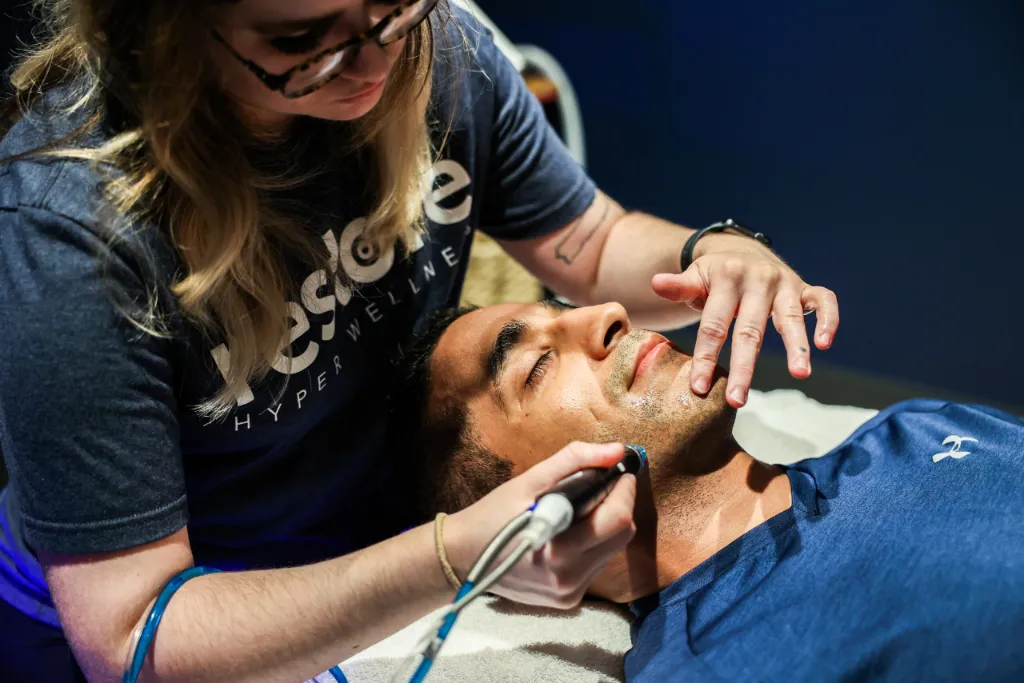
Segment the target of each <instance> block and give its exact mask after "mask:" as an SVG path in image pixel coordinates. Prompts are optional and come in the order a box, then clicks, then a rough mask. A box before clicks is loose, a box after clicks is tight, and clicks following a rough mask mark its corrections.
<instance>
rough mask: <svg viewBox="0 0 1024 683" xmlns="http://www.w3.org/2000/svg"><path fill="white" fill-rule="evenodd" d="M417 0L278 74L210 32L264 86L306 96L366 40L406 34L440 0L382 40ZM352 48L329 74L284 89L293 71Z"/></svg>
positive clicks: (329, 78) (406, 0)
mask: <svg viewBox="0 0 1024 683" xmlns="http://www.w3.org/2000/svg"><path fill="white" fill-rule="evenodd" d="M418 2H420V0H403V2H402V3H401V5H400V6H398V7H396V8H395V9H394V11H392V12H391V13H390V14H388V15H387V16H386V17H384V18H383V19H381V20H380V21H378V22H377V23H376V24H374V25H373V26H371V27H370V28H369V30H367V31H364V32H363V33H360V34H359V35H357V36H353V37H352V38H349V39H348V40H345V41H343V42H341V43H340V44H338V45H335V46H334V47H329V48H325V49H323V50H321V51H320V52H317V53H316V54H314V55H313V56H311V57H309V58H308V59H306V60H305V61H303V62H302V63H301V64H297V65H296V66H293V67H292V68H290V69H288V70H287V71H285V72H284V73H280V74H272V73H270V72H269V71H267V70H266V69H264V68H263V67H261V66H260V65H259V64H257V63H256V62H254V61H252V60H251V59H248V58H246V57H243V56H242V55H241V54H239V53H238V50H236V49H235V48H233V47H232V46H231V43H229V42H228V41H226V40H225V39H224V37H223V36H221V35H220V33H218V32H217V30H216V29H211V32H212V33H213V38H214V40H216V41H217V42H218V43H220V44H221V45H223V46H224V47H225V48H227V50H228V52H230V53H231V54H232V56H234V58H235V59H237V60H238V61H239V62H240V63H241V64H242V66H244V67H245V68H247V69H248V70H249V71H250V72H252V74H253V75H254V76H255V77H256V78H258V79H259V80H260V82H261V83H263V85H265V86H267V88H269V89H270V90H272V91H274V92H279V93H281V95H283V96H284V97H286V98H288V99H290V100H293V99H297V98H299V97H305V96H306V95H309V94H310V93H312V92H316V91H317V90H319V89H320V88H322V87H324V86H325V85H327V84H328V83H330V82H331V81H333V80H334V79H335V78H337V77H338V76H340V75H341V72H343V71H344V70H345V69H346V67H348V66H349V65H350V64H351V63H352V62H353V61H355V58H356V57H357V56H358V55H359V50H360V49H362V47H363V46H364V45H365V44H366V43H368V42H370V41H375V42H376V43H377V45H379V46H380V47H384V46H386V45H390V44H391V43H393V42H395V41H396V40H401V39H402V38H403V37H405V36H407V35H409V33H410V32H411V31H413V30H414V29H415V28H417V27H418V26H419V25H420V24H422V23H423V22H424V21H426V19H427V18H428V17H429V16H430V13H431V12H433V11H434V10H435V9H436V8H437V5H438V3H439V2H440V0H427V2H428V4H429V7H428V8H427V10H426V11H425V12H424V13H423V16H422V17H420V20H419V21H417V22H415V23H413V24H411V25H410V26H408V27H407V28H406V29H405V30H404V31H402V32H401V33H398V34H396V35H395V37H394V38H392V39H391V40H389V41H387V42H386V43H382V42H381V41H380V36H381V34H382V33H384V30H385V29H387V27H388V26H389V25H390V24H391V22H393V21H394V20H395V19H397V18H398V17H400V16H401V15H402V13H403V12H405V11H406V10H408V9H409V8H410V7H412V6H413V5H416V4H417V3H418ZM351 48H356V49H355V50H353V51H352V53H351V56H350V57H348V59H347V63H345V60H344V59H343V60H342V62H343V64H342V65H339V67H338V68H337V70H336V71H335V72H334V73H332V74H331V75H329V76H327V77H325V78H323V79H322V80H320V81H317V82H316V83H312V84H311V85H308V86H306V87H305V88H301V89H300V90H296V91H294V92H291V93H289V92H287V91H285V87H286V86H287V85H288V81H290V80H291V79H292V77H293V76H295V74H297V73H301V72H303V71H305V70H306V69H308V68H310V67H311V66H313V65H314V64H316V63H317V62H320V61H322V60H324V59H326V58H328V57H330V56H331V55H336V54H338V53H339V52H343V51H345V50H349V49H351Z"/></svg>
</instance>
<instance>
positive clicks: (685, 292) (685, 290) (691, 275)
mask: <svg viewBox="0 0 1024 683" xmlns="http://www.w3.org/2000/svg"><path fill="white" fill-rule="evenodd" d="M651 287H653V288H654V293H655V294H657V295H658V296H660V297H662V298H665V299H668V300H669V301H676V302H679V303H685V304H690V305H694V304H702V303H703V302H704V301H706V300H707V298H708V288H707V285H705V284H704V278H703V277H701V274H700V271H699V270H698V269H697V268H696V267H695V266H690V267H689V268H687V269H686V272H685V273H680V274H675V273H659V274H658V275H655V276H654V279H653V280H651Z"/></svg>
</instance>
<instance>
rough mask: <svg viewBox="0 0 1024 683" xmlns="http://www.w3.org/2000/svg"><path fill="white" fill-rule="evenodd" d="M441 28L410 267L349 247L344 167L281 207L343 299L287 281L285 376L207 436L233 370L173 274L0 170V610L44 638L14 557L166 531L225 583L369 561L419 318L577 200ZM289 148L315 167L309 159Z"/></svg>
mask: <svg viewBox="0 0 1024 683" xmlns="http://www.w3.org/2000/svg"><path fill="white" fill-rule="evenodd" d="M456 17H457V19H458V21H459V22H460V24H461V27H462V30H463V33H464V34H465V36H466V38H467V39H468V42H469V46H468V47H469V50H468V51H465V54H463V52H464V51H462V50H461V48H460V47H459V46H461V45H462V41H463V36H462V33H460V32H459V31H458V30H457V29H456V27H455V25H454V24H453V23H451V22H449V23H447V24H446V25H445V27H444V28H441V27H440V24H439V23H438V22H437V20H436V18H435V19H432V20H433V21H435V25H434V28H435V31H439V32H441V31H443V32H445V34H444V35H446V36H447V40H438V41H435V44H436V46H437V55H436V59H435V62H434V63H435V75H434V80H433V89H432V102H431V108H430V116H431V119H432V120H434V121H436V122H439V123H437V125H436V126H435V128H436V129H437V130H436V131H435V132H434V135H435V137H436V139H435V140H434V142H435V148H441V146H442V143H443V149H442V151H441V154H440V158H439V159H438V160H437V161H436V163H435V164H434V166H433V169H432V173H431V176H430V178H428V179H426V181H425V183H424V207H425V210H426V217H427V220H428V232H427V235H426V237H425V238H424V240H423V241H422V244H420V245H418V246H417V248H416V249H415V250H413V253H411V254H408V255H407V254H402V253H395V251H394V250H391V251H388V252H387V253H375V252H374V250H373V249H372V248H370V247H369V246H368V245H367V244H366V243H365V242H364V241H362V240H361V235H362V231H363V229H364V226H365V221H364V219H363V217H365V216H367V215H368V214H369V213H370V211H371V208H372V206H371V200H370V199H369V198H368V197H367V196H366V187H367V181H366V178H368V177H372V174H371V173H370V172H369V169H367V167H366V165H365V162H362V161H360V159H359V158H358V157H353V158H344V159H338V160H337V162H336V163H335V164H334V170H333V171H332V173H331V174H329V175H328V176H327V177H326V180H324V179H321V181H320V184H319V186H312V187H307V188H304V189H303V190H302V191H301V192H298V191H297V193H296V195H295V197H293V199H294V200H295V201H296V202H300V203H307V202H308V203H311V204H314V205H315V213H316V215H317V218H318V220H317V221H314V222H313V223H314V228H315V229H316V230H317V235H318V236H320V237H322V239H323V241H324V243H325V247H326V250H327V253H329V254H331V255H332V262H333V263H332V267H335V268H341V269H344V271H345V273H347V275H348V276H349V278H350V279H351V280H352V281H354V282H355V283H356V285H357V286H355V287H353V288H342V287H339V288H335V287H334V283H333V281H332V278H331V277H329V275H330V274H327V273H324V272H319V271H315V270H314V268H313V267H312V266H309V267H307V268H306V269H305V270H302V269H301V267H300V268H299V269H298V272H296V273H295V277H296V285H297V286H296V288H295V289H296V291H298V292H301V294H300V295H297V296H296V297H295V300H294V301H292V303H291V304H290V313H291V317H292V320H291V324H292V333H291V340H292V342H293V344H292V353H293V360H292V362H291V365H290V367H289V365H288V363H287V362H284V360H283V359H282V362H281V363H280V364H278V365H277V367H278V368H279V369H275V370H273V371H271V372H270V374H269V377H268V378H267V379H266V381H264V382H263V383H261V384H258V385H256V386H251V387H249V388H248V390H247V391H243V392H241V393H240V394H239V395H238V396H237V405H236V408H235V410H234V411H233V412H232V413H231V414H230V415H229V416H228V417H227V418H226V419H225V420H223V421H220V422H216V423H213V424H209V423H207V421H206V420H204V419H203V418H202V417H200V416H199V415H198V414H197V413H196V412H195V410H194V407H195V406H196V405H197V404H199V403H200V402H201V401H203V400H205V399H207V398H209V397H210V396H211V395H212V394H213V393H214V392H215V391H216V390H217V389H218V388H219V387H220V386H222V376H221V374H220V371H219V368H224V367H227V366H228V365H229V363H230V349H229V348H227V347H226V346H225V345H224V344H220V343H217V342H216V340H214V341H213V342H207V341H205V340H204V339H203V338H202V337H201V336H200V335H199V334H198V333H197V332H196V330H195V329H193V328H192V327H190V326H189V325H188V324H187V323H185V322H184V321H183V319H182V316H181V315H179V314H178V308H177V303H176V301H175V298H174V296H173V295H172V293H171V292H170V289H169V285H170V284H171V283H172V282H173V281H174V279H175V277H176V276H177V273H178V271H179V261H178V259H177V256H176V254H175V252H174V250H173V249H171V248H170V246H169V244H168V240H167V238H166V236H165V234H164V233H163V232H162V231H161V230H159V229H158V228H157V227H156V226H154V225H150V224H140V225H134V226H131V227H130V228H129V229H119V230H118V233H119V234H120V235H121V236H122V239H119V240H116V241H114V242H113V245H112V249H111V250H107V249H105V247H106V245H107V244H108V243H109V241H110V240H109V239H108V238H109V230H108V229H109V228H110V223H109V222H108V221H114V220H116V217H115V215H114V214H113V213H112V212H111V210H110V209H109V207H106V206H105V205H104V204H103V201H102V198H101V195H100V193H99V191H98V187H99V178H98V177H97V176H96V175H94V174H93V173H92V172H91V171H90V169H89V167H88V165H87V164H86V163H85V162H80V161H75V160H53V159H38V158H34V159H30V160H25V161H18V162H16V163H10V164H4V165H0V448H2V452H3V457H4V458H5V460H6V462H7V465H8V468H9V470H10V484H9V486H8V487H7V488H6V489H5V490H4V491H3V492H2V493H0V599H3V600H5V601H7V602H8V603H10V604H12V605H14V606H15V607H17V608H19V609H21V610H22V611H23V612H25V613H27V614H29V615H31V616H34V617H36V618H38V619H41V620H43V621H46V622H48V623H52V624H55V625H56V624H57V623H58V620H57V615H56V612H55V610H54V608H53V604H52V602H51V599H50V596H49V593H48V590H47V587H46V585H45V581H44V579H43V577H42V573H41V571H40V568H39V565H38V563H37V562H36V560H35V558H34V554H33V550H46V551H52V552H62V553H90V552H101V551H113V550H117V549H121V548H127V547H132V546H137V545H140V544H144V543H148V542H152V541H154V540H157V539H160V538H162V537H166V536H167V535H169V534H171V533H173V532H175V531H177V530H179V529H181V528H182V527H184V526H185V525H186V523H187V524H188V529H189V537H190V541H191V544H192V549H193V553H194V555H195V559H196V562H197V563H198V564H206V565H214V566H219V567H224V568H238V569H241V568H252V567H276V566H283V565H294V564H300V563H307V562H312V561H318V560H321V559H325V558H329V557H334V556H338V555H341V554H344V553H346V552H348V551H350V550H353V549H355V548H358V547H360V546H362V545H365V544H366V543H368V542H371V541H373V540H376V536H377V535H378V534H380V533H381V531H382V529H381V528H380V527H381V526H382V525H384V526H386V524H385V523H384V522H381V520H382V519H386V518H387V516H388V514H389V510H388V505H389V502H390V501H389V500H388V498H387V496H386V495H384V494H383V493H382V487H383V484H382V482H386V481H387V480H388V476H389V471H388V463H389V458H388V454H387V453H386V452H385V446H384V444H385V436H386V434H385V432H386V429H385V427H386V420H385V409H384V401H385V392H386V389H387V387H388V385H389V381H390V376H391V374H392V372H393V368H394V361H395V359H396V357H397V353H398V349H399V346H400V344H402V343H403V342H404V341H405V340H407V338H408V337H409V335H410V333H411V332H412V331H413V330H414V328H415V326H416V325H417V323H418V322H419V321H421V320H422V319H423V318H424V316H425V315H426V313H427V312H429V311H430V310H432V309H436V308H439V307H442V306H448V305H453V304H455V303H456V302H457V301H458V299H459V295H460V290H461V287H462V281H463V276H464V272H465V267H466V262H467V260H468V256H469V250H470V245H471V242H472V239H473V234H474V231H475V230H476V229H481V230H483V231H485V232H487V233H488V234H490V235H492V236H494V237H497V238H502V239H524V238H530V237H536V236H541V235H544V234H547V233H550V232H553V231H555V230H557V229H559V228H562V227H564V226H566V225H568V224H569V223H571V222H572V221H573V220H574V219H576V218H577V217H578V216H580V215H581V214H582V213H583V212H584V211H585V210H586V209H587V208H588V207H589V206H590V204H591V203H592V202H593V199H594V196H595V191H596V190H595V187H594V185H593V183H592V182H591V181H590V180H589V179H588V178H587V176H586V174H585V173H584V171H583V170H582V168H581V167H580V166H579V164H577V163H576V162H575V161H574V160H573V159H572V158H571V156H570V155H569V153H568V151H567V150H566V149H565V147H564V145H563V144H562V142H561V141H560V140H559V139H558V137H557V136H556V134H555V133H554V131H552V130H551V128H550V126H549V125H548V124H547V121H546V120H545V118H544V114H543V112H542V110H541V107H540V105H539V104H538V102H537V101H536V99H535V98H534V97H533V95H532V94H531V93H530V92H529V90H528V89H527V88H526V86H525V83H524V82H523V80H522V78H521V77H520V75H519V73H518V72H517V71H516V70H515V69H514V67H512V65H511V64H510V63H509V62H508V61H507V60H506V59H505V58H504V57H503V55H502V54H501V53H500V52H499V51H498V50H497V48H496V47H495V45H494V43H493V41H492V39H491V36H490V35H489V33H488V32H487V31H486V29H484V28H483V27H481V25H480V24H479V23H478V22H476V21H475V20H474V19H472V18H471V17H470V16H469V15H468V14H466V13H464V12H461V11H457V12H456ZM439 35H441V34H440V33H439ZM452 111H454V119H453V124H452V126H451V131H450V134H448V135H447V136H446V134H447V133H448V130H447V129H448V122H449V120H450V115H451V113H452ZM71 125H72V122H69V121H67V120H65V118H64V116H63V114H61V113H59V112H58V111H57V110H56V109H55V108H52V107H50V108H48V107H47V106H46V104H45V103H44V104H43V105H41V106H40V108H39V109H38V110H37V111H35V112H34V113H32V114H31V115H30V116H29V117H27V118H26V119H24V120H22V121H21V122H19V123H18V124H17V125H16V126H15V127H14V128H13V129H12V130H11V131H10V132H9V133H8V135H7V136H6V137H5V138H4V140H3V142H2V144H0V158H5V157H8V156H11V155H13V154H15V153H18V152H21V151H23V150H26V149H32V148H35V147H36V146H38V145H40V144H42V143H45V142H47V141H50V140H54V139H56V138H57V137H58V136H60V135H62V134H64V133H66V132H67V131H68V130H69V128H70V126H71ZM306 125H308V126H310V127H311V128H312V129H313V130H315V127H316V125H329V124H317V123H315V122H307V124H306ZM98 134H99V133H93V134H92V136H91V137H90V138H88V139H87V140H86V142H91V143H92V144H95V143H96V142H97V141H98V140H97V139H96V136H97V135H98ZM306 147H307V148H308V149H307V151H309V152H310V153H314V154H315V153H316V152H317V151H318V150H317V145H316V141H315V139H313V140H312V141H311V142H308V143H307V145H306ZM122 228H123V226H122ZM100 254H104V256H98V255H100ZM334 255H336V259H335V258H333V256H334ZM328 282H330V285H328ZM151 286H155V287H156V288H157V291H158V294H159V302H160V304H161V306H162V307H163V313H164V316H163V317H164V319H166V320H169V321H171V323H172V331H173V332H174V334H172V335H171V336H170V337H169V338H159V337H155V336H152V335H147V334H145V333H141V332H140V331H139V330H138V329H136V328H135V327H133V326H132V325H131V324H130V323H129V322H128V321H127V319H126V316H125V314H124V310H123V307H122V306H121V303H123V302H129V303H131V302H140V301H145V300H146V296H147V292H148V288H149V287H151ZM285 379H286V380H287V384H286V386H285V388H284V390H283V392H282V390H281V387H282V380H285ZM384 490H385V491H386V489H384ZM375 521H376V522H378V523H377V524H374V522H375Z"/></svg>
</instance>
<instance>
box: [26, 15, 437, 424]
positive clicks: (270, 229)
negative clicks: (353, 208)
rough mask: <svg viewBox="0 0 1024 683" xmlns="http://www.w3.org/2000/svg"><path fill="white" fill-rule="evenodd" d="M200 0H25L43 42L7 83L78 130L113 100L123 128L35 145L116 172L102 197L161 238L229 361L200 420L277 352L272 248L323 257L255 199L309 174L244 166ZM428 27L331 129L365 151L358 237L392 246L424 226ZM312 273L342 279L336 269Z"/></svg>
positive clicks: (230, 402) (144, 322) (182, 286)
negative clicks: (368, 106)
mask: <svg viewBox="0 0 1024 683" xmlns="http://www.w3.org/2000/svg"><path fill="white" fill-rule="evenodd" d="M212 1H213V0H37V8H38V10H39V11H40V14H41V17H42V19H43V22H44V26H45V28H46V29H47V38H46V39H45V40H44V41H43V42H41V43H40V44H38V45H37V46H35V47H34V48H32V49H31V50H30V51H28V52H26V53H25V54H24V55H23V56H22V58H21V59H20V61H19V62H18V64H17V65H16V68H15V70H14V72H13V76H12V79H11V80H12V83H13V85H14V87H15V96H14V100H13V103H14V105H16V106H17V108H18V110H19V111H21V112H24V111H26V110H28V109H29V108H31V106H32V104H33V102H34V101H35V100H36V99H37V98H38V97H39V96H40V95H42V94H43V93H45V92H47V91H48V90H51V89H53V88H55V87H65V88H70V89H71V91H72V92H73V93H74V96H73V98H72V100H73V102H71V103H70V104H69V109H71V110H85V111H88V112H90V113H91V115H90V118H89V122H88V124H87V125H86V127H91V126H96V125H99V123H100V121H102V120H103V117H104V115H106V114H109V113H110V112H111V110H112V109H113V108H120V109H121V110H122V111H121V113H122V118H123V120H125V121H127V122H128V123H127V125H124V126H123V127H122V128H121V129H120V130H119V132H118V133H117V134H116V135H114V136H113V137H112V138H110V139H109V140H108V141H106V142H105V143H104V144H102V145H101V146H99V147H94V148H85V149H83V148H76V147H75V146H73V145H70V144H68V140H63V141H60V143H59V144H58V145H56V146H51V148H50V149H48V150H45V151H44V153H45V154H49V155H58V156H64V157H77V158H81V159H85V160H87V161H88V162H90V163H92V164H93V165H94V166H95V167H96V168H100V167H108V168H109V167H113V168H115V169H118V170H119V171H121V172H120V173H117V174H114V175H113V176H111V177H110V178H109V181H108V182H107V184H106V187H107V195H108V198H109V200H110V203H111V204H112V205H113V207H114V208H115V209H116V210H117V211H118V212H119V213H120V214H121V215H122V216H125V217H127V218H129V219H130V220H140V219H144V220H149V221H153V222H155V223H157V224H158V225H159V226H160V227H161V228H162V229H163V230H165V231H166V232H167V234H168V235H169V236H170V239H171V242H172V244H173V245H174V247H175V249H176V251H177V253H178V256H179V258H180V260H181V263H182V264H183V266H184V268H183V273H182V275H181V277H180V278H179V279H177V281H175V282H173V283H172V285H171V286H172V291H173V292H174V294H175V295H176V296H177V298H178V300H179V301H180V305H181V310H182V311H183V312H184V314H185V315H186V317H187V319H189V320H190V321H191V322H192V323H193V324H195V325H196V326H198V327H199V328H200V329H201V330H202V331H203V332H204V334H205V335H206V336H207V338H208V339H211V340H212V339H217V340H219V341H222V342H223V343H225V344H226V345H227V348H228V349H229V351H230V364H229V365H230V367H228V368H221V370H222V372H223V373H224V374H225V377H226V382H225V386H224V387H223V388H222V389H221V390H220V391H219V392H218V393H217V394H216V395H215V396H212V397H210V398H209V399H208V400H207V401H205V402H204V403H203V404H202V405H200V406H197V409H198V410H199V411H200V412H201V413H203V414H205V415H207V416H209V417H211V418H214V417H220V416H224V415H226V414H227V413H228V412H230V410H231V409H232V408H233V407H234V397H235V396H237V395H240V393H241V391H242V390H243V389H244V388H245V386H246V385H247V384H249V382H251V381H253V380H258V379H259V378H261V377H263V376H264V375H265V374H266V373H267V372H268V370H269V369H270V368H271V366H272V363H273V362H274V359H275V358H276V357H277V356H278V355H279V354H281V353H282V349H284V353H286V354H288V353H290V351H289V350H288V347H289V346H290V345H289V344H288V333H289V315H288V299H287V297H288V295H289V293H290V290H291V289H292V288H294V284H293V283H292V280H291V277H290V275H289V273H288V272H287V265H286V262H287V260H286V259H284V258H282V254H290V255H299V256H300V257H302V258H305V259H307V260H312V261H313V262H314V264H315V265H326V263H325V262H326V260H327V258H328V255H327V254H326V253H325V249H324V245H323V241H322V239H321V238H320V237H319V236H318V235H319V233H313V232H312V231H310V230H303V229H297V226H296V218H294V217H289V215H288V214H287V212H284V211H279V210H276V209H275V208H274V206H273V202H270V201H267V197H268V196H269V194H270V193H273V192H274V191H277V190H281V189H282V188H286V187H289V186H292V185H294V184H297V183H300V182H303V181H304V180H308V173H307V174H306V175H305V176H304V175H303V173H302V172H300V171H299V170H297V169H292V170H291V172H287V173H281V172H280V171H279V172H277V173H268V172H266V171H261V170H260V169H258V168H256V167H255V166H254V164H253V163H252V162H251V161H250V155H249V154H248V153H247V152H248V150H249V149H251V147H252V146H253V143H256V145H257V146H258V145H259V143H260V142H261V141H260V140H256V139H254V138H253V135H252V134H251V133H249V132H248V131H247V130H246V129H245V127H244V126H243V125H242V124H241V121H240V118H239V116H238V115H237V113H236V112H234V111H233V108H232V106H231V105H230V103H229V102H228V101H227V100H226V98H225V97H224V96H222V95H220V94H218V92H217V88H216V87H215V80H214V75H213V73H212V72H211V66H210V64H209V60H208V59H206V58H205V57H206V56H205V55H204V54H202V51H201V50H196V49H195V39H196V37H197V36H200V35H204V34H205V32H206V31H208V30H209V28H208V25H206V24H203V23H202V19H201V17H202V16H203V15H204V12H203V9H204V6H205V5H207V4H208V3H210V2H212ZM441 5H442V6H444V5H445V3H444V2H442V3H441ZM444 9H445V10H446V11H447V10H448V8H447V7H446V6H444ZM430 24H431V22H430V21H426V22H423V24H421V25H420V27H419V28H418V29H417V30H416V31H414V32H413V33H411V34H410V35H409V36H408V38H407V41H406V45H405V48H404V50H403V53H402V55H401V57H400V58H399V59H398V60H397V62H396V63H395V65H394V66H393V67H392V71H391V74H390V75H389V80H388V82H387V84H386V87H385V90H384V92H383V95H382V99H381V101H380V103H379V104H378V105H377V106H376V107H374V109H373V110H372V111H371V112H370V113H369V114H367V115H366V116H364V117H363V118H362V119H360V120H358V121H355V122H351V124H349V125H338V126H335V128H336V129H337V131H338V132H337V135H336V139H335V140H334V142H335V143H336V144H337V149H338V150H339V151H341V152H344V151H346V150H347V151H352V150H353V149H354V148H356V147H358V148H361V149H365V150H369V151H370V153H371V159H372V168H373V169H374V170H375V175H376V177H375V178H371V179H370V180H371V181H372V186H373V188H374V192H375V208H374V209H373V211H372V214H371V215H370V216H369V217H368V220H367V224H368V229H367V232H366V233H365V235H364V239H368V240H370V241H371V243H373V244H375V245H376V246H377V248H378V249H388V248H390V247H391V246H393V245H404V246H406V247H407V246H409V244H410V243H411V242H412V241H413V240H415V239H416V237H417V233H418V232H419V231H421V230H422V229H423V224H424V220H423V206H422V200H421V193H420V183H421V180H422V177H423V174H424V173H425V171H426V170H427V169H428V168H429V165H430V162H431V154H432V150H431V145H430V136H429V131H428V127H427V123H426V116H425V112H426V106H427V104H426V103H427V99H428V97H429V91H430V81H431V73H432V68H433V41H434V36H433V33H432V31H431V26H430ZM143 48H144V49H143ZM341 131H344V133H342V132H341ZM79 132H81V131H79ZM262 142H264V143H265V142H267V141H266V140H263V141H262ZM322 231H323V229H322V228H321V230H320V232H322ZM325 272H326V273H335V272H336V273H337V275H336V277H345V276H344V274H343V273H344V269H342V268H325ZM343 284H347V283H343ZM154 301H155V298H154ZM147 310H148V311H150V314H149V315H147V316H144V317H143V319H138V317H136V324H138V325H140V326H141V327H143V328H144V329H145V330H146V331H148V332H149V333H152V334H161V333H162V332H161V329H162V328H161V326H160V324H159V322H160V320H159V312H158V311H157V310H156V309H155V307H154V306H152V305H151V306H147Z"/></svg>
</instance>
